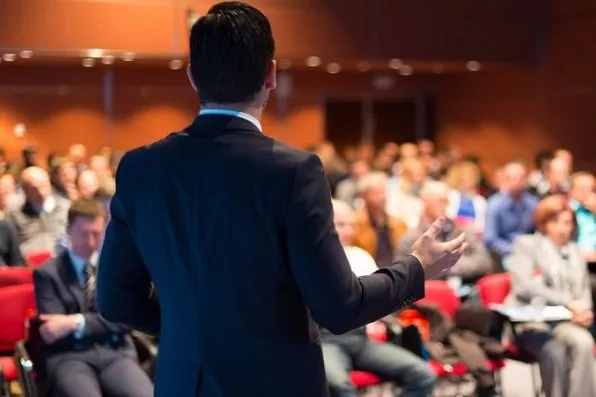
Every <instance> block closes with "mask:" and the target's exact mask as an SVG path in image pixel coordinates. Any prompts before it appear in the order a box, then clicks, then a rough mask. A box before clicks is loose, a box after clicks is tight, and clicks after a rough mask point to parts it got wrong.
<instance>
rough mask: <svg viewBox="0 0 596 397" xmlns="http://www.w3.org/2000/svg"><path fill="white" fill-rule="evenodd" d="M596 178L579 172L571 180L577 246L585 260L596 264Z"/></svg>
mask: <svg viewBox="0 0 596 397" xmlns="http://www.w3.org/2000/svg"><path fill="white" fill-rule="evenodd" d="M595 199H596V178H594V175H592V174H590V173H587V172H577V173H575V174H573V176H572V178H571V190H570V191H569V204H570V205H571V208H573V211H575V218H576V220H577V245H578V246H579V249H580V250H581V251H582V253H583V254H584V259H585V260H586V261H587V262H589V263H595V264H596V205H595V204H596V202H595Z"/></svg>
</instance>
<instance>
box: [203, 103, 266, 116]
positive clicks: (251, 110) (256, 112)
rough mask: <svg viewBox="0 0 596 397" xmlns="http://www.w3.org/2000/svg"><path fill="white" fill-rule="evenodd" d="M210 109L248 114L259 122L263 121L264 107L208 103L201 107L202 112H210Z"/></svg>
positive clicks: (244, 104)
mask: <svg viewBox="0 0 596 397" xmlns="http://www.w3.org/2000/svg"><path fill="white" fill-rule="evenodd" d="M208 109H218V110H231V111H234V112H241V113H245V114H248V115H250V116H252V117H254V118H255V119H257V120H261V116H262V114H263V108H262V107H260V106H255V105H253V104H250V103H249V104H247V103H239V104H232V103H227V104H219V103H213V102H208V103H205V104H203V105H201V110H208Z"/></svg>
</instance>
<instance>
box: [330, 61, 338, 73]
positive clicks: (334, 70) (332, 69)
mask: <svg viewBox="0 0 596 397" xmlns="http://www.w3.org/2000/svg"><path fill="white" fill-rule="evenodd" d="M339 72H341V65H340V64H339V63H337V62H332V63H330V64H329V65H327V73H331V74H337V73H339Z"/></svg>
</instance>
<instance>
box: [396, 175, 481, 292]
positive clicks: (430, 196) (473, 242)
mask: <svg viewBox="0 0 596 397" xmlns="http://www.w3.org/2000/svg"><path fill="white" fill-rule="evenodd" d="M449 192H450V190H449V187H448V186H447V185H446V184H445V183H443V182H438V181H429V182H427V183H426V184H425V185H424V186H423V187H422V190H421V191H420V198H421V199H422V203H423V212H422V216H421V218H420V223H419V225H418V227H416V228H414V229H411V230H409V231H408V232H407V233H406V235H405V236H404V237H403V238H402V240H401V242H400V245H399V247H398V249H397V253H398V254H403V253H404V252H409V250H411V249H412V246H413V245H414V242H415V241H416V239H418V238H419V237H420V236H421V235H422V234H423V233H424V232H425V230H426V228H427V227H428V225H431V224H432V223H433V222H434V221H435V220H437V219H439V218H440V217H446V211H447V206H448V205H449ZM461 233H465V234H466V241H467V242H468V248H467V249H466V250H465V251H464V253H463V255H462V257H461V258H460V259H459V261H458V262H457V263H456V264H455V266H453V267H452V268H451V271H450V272H449V273H448V274H446V275H445V277H450V276H455V277H458V278H461V280H462V281H463V282H464V283H474V282H475V281H476V280H477V279H478V278H480V277H482V276H484V275H486V274H487V273H489V272H491V270H492V260H491V257H490V254H489V252H488V250H487V249H486V248H485V247H484V244H483V243H482V241H481V240H480V239H479V238H478V237H477V236H476V233H475V232H474V231H473V229H465V230H464V229H460V227H459V226H457V225H456V224H455V223H454V222H453V220H450V219H447V222H445V224H444V227H443V230H442V232H441V233H440V234H439V237H438V238H439V239H440V240H442V241H448V240H449V239H451V238H453V236H458V235H460V234H461Z"/></svg>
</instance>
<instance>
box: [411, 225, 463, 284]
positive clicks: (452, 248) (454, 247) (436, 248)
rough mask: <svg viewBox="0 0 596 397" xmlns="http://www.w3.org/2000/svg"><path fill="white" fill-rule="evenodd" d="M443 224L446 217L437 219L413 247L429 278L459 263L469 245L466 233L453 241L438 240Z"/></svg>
mask: <svg viewBox="0 0 596 397" xmlns="http://www.w3.org/2000/svg"><path fill="white" fill-rule="evenodd" d="M443 225H445V218H439V219H437V220H436V221H435V222H434V223H433V224H432V225H431V227H430V228H429V229H428V230H427V231H426V232H424V234H423V235H422V236H420V237H419V238H418V240H416V242H415V243H414V246H413V247H412V255H414V256H415V257H416V258H418V260H419V261H420V262H421V263H422V267H423V268H424V273H425V276H426V278H427V279H429V278H435V277H437V276H439V275H441V274H442V273H444V272H445V271H447V270H449V269H450V268H451V267H452V266H453V265H455V264H456V263H457V261H458V260H459V258H460V257H461V255H462V253H463V252H464V250H465V249H466V248H467V246H468V245H467V244H466V242H465V239H466V236H465V234H464V233H462V234H460V235H459V236H458V237H456V238H455V239H453V240H451V241H447V242H440V241H438V240H437V236H438V235H439V233H440V232H441V230H442V229H443Z"/></svg>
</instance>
